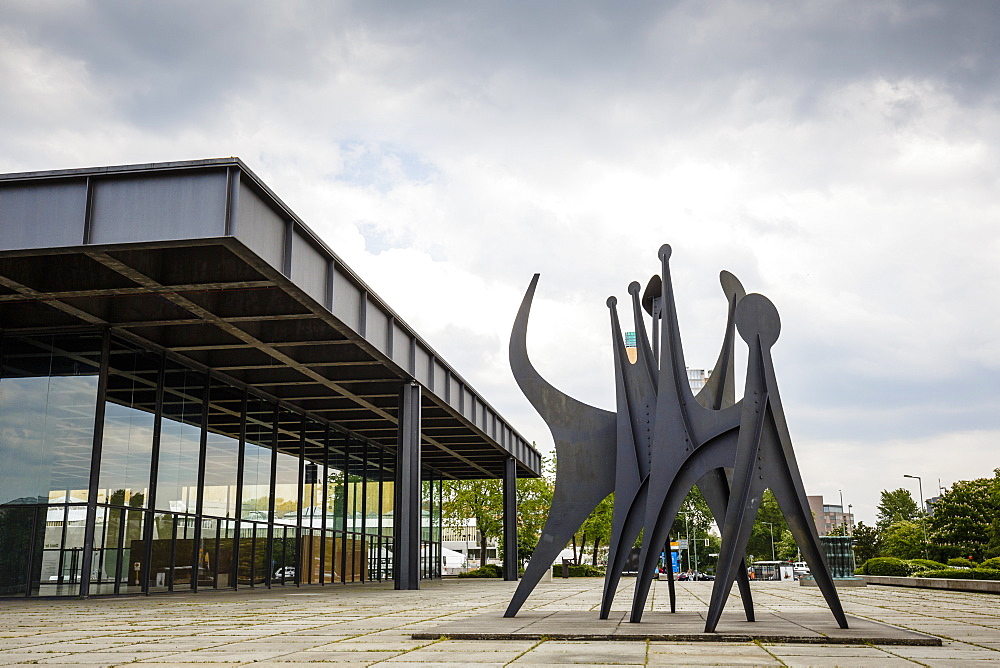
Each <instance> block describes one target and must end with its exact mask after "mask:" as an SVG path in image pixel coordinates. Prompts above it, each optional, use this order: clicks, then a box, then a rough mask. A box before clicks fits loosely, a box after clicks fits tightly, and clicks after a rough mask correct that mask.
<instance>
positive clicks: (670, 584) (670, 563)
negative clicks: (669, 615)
mask: <svg viewBox="0 0 1000 668" xmlns="http://www.w3.org/2000/svg"><path fill="white" fill-rule="evenodd" d="M667 573H668V574H669V575H670V577H669V578H667V591H668V592H669V593H670V612H677V590H676V588H675V587H674V557H673V555H671V557H670V558H669V559H667Z"/></svg>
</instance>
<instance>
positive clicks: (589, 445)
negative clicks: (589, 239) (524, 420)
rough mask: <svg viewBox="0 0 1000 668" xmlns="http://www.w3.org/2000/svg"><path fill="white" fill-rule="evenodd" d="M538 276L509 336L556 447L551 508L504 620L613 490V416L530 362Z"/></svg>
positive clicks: (521, 379) (521, 382) (516, 366)
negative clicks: (566, 389)
mask: <svg viewBox="0 0 1000 668" xmlns="http://www.w3.org/2000/svg"><path fill="white" fill-rule="evenodd" d="M536 285H538V274H535V275H534V277H533V278H532V279H531V284H530V285H529V286H528V290H527V292H526V293H525V295H524V299H523V300H522V301H521V308H520V309H518V312H517V318H516V320H515V321H514V329H513V331H512V332H511V335H510V366H511V369H512V370H513V372H514V380H516V381H517V384H518V387H520V388H521V392H523V393H524V396H525V397H527V398H528V401H530V402H531V405H532V406H534V407H535V410H536V411H538V414H539V415H541V416H542V418H543V419H544V420H545V423H546V424H547V425H548V426H549V431H551V432H552V440H553V441H554V442H555V446H556V461H557V464H558V465H557V467H556V487H555V490H554V492H553V497H552V506H551V508H550V509H549V516H548V518H547V519H546V520H545V527H544V528H543V529H542V537H541V538H540V539H539V541H538V545H537V546H535V551H534V553H533V554H532V555H531V560H530V561H529V562H528V566H527V568H525V570H524V576H523V577H522V578H521V581H520V582H519V583H518V584H517V590H516V591H515V592H514V596H513V598H512V599H511V601H510V604H509V605H508V606H507V611H506V612H505V613H504V617H513V616H514V615H516V614H517V611H518V610H520V609H521V606H522V605H524V601H525V600H526V599H527V598H528V595H529V594H530V593H531V591H532V590H533V589H534V588H535V585H537V584H538V581H539V580H541V578H542V575H544V574H545V571H546V570H548V569H549V568H551V567H552V562H553V561H554V560H555V558H556V556H557V555H558V554H559V553H560V552H562V550H563V548H565V547H566V544H567V543H568V542H569V541H570V539H571V538H572V537H573V534H575V533H576V530H577V529H579V528H580V525H581V524H583V521H584V520H585V519H587V516H588V515H590V513H592V512H593V511H594V508H596V507H597V504H599V503H600V502H601V501H602V500H603V499H604V497H606V496H607V495H608V494H610V493H611V492H612V491H614V485H615V414H614V413H612V412H610V411H606V410H602V409H600V408H594V407H593V406H588V405H587V404H585V403H582V402H580V401H577V400H576V399H574V398H572V397H570V396H569V395H567V394H564V393H563V392H560V391H559V390H557V389H556V388H554V387H553V386H552V385H550V384H549V383H548V382H547V381H546V380H545V379H544V378H542V376H541V374H539V373H538V371H536V370H535V367H534V366H532V364H531V360H529V359H528V347H527V336H528V314H529V312H530V311H531V301H532V298H533V297H534V295H535V286H536Z"/></svg>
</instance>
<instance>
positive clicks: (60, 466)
mask: <svg viewBox="0 0 1000 668" xmlns="http://www.w3.org/2000/svg"><path fill="white" fill-rule="evenodd" d="M99 351H100V338H99V337H96V336H75V337H59V336H44V337H39V338H37V339H31V338H20V337H17V338H15V337H8V338H5V339H4V342H3V357H2V358H0V374H2V375H0V454H2V455H3V466H0V504H8V503H22V504H23V503H47V502H49V501H52V502H54V503H67V502H70V503H80V502H85V501H86V500H87V488H88V487H89V480H90V461H91V451H92V450H93V441H94V415H95V410H96V404H97V372H98V357H99Z"/></svg>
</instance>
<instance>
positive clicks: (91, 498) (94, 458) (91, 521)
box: [80, 329, 111, 598]
mask: <svg viewBox="0 0 1000 668" xmlns="http://www.w3.org/2000/svg"><path fill="white" fill-rule="evenodd" d="M110 360H111V330H110V329H105V330H104V335H103V337H102V340H101V370H100V375H99V376H98V379H97V407H96V408H95V409H94V441H93V450H92V451H91V459H90V483H89V484H88V487H87V523H86V525H84V528H83V555H81V559H80V570H81V573H80V598H87V597H89V596H90V571H91V566H92V564H93V561H94V530H95V527H96V526H97V493H98V490H99V487H98V484H99V482H100V476H101V449H102V448H103V446H104V407H105V401H106V399H107V394H108V364H109V362H110Z"/></svg>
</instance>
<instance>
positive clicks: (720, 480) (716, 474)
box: [698, 469, 755, 622]
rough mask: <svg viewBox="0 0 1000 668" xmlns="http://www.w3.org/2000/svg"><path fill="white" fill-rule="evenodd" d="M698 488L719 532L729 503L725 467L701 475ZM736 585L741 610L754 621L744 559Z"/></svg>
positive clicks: (737, 573) (749, 619) (749, 620)
mask: <svg viewBox="0 0 1000 668" xmlns="http://www.w3.org/2000/svg"><path fill="white" fill-rule="evenodd" d="M698 489H699V490H701V495H702V496H703V497H705V502H706V503H708V507H709V509H710V510H711V511H712V516H713V517H714V518H715V524H716V525H717V526H718V527H719V529H720V533H721V530H722V527H723V526H724V525H725V518H726V507H727V506H728V505H729V479H728V478H727V477H726V471H725V469H713V470H711V471H709V472H708V473H706V474H705V475H704V476H702V478H701V480H699V481H698ZM736 585H737V587H738V588H739V590H740V599H741V600H742V601H743V612H744V613H745V614H746V618H747V621H748V622H752V621H754V619H755V617H754V611H753V596H752V594H751V592H750V577H749V576H748V575H747V568H746V559H744V560H742V561H741V562H740V568H739V570H738V571H737V572H736Z"/></svg>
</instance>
